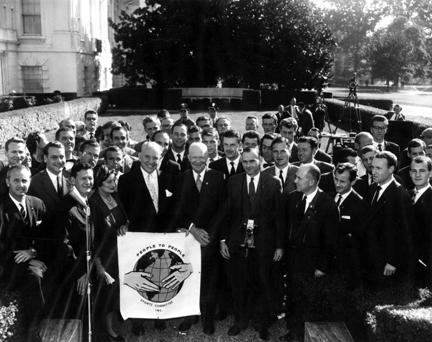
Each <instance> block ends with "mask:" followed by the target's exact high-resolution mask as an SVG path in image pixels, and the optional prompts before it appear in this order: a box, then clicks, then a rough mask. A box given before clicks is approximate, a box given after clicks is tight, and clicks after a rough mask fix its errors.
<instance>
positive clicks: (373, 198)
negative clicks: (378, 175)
mask: <svg viewBox="0 0 432 342" xmlns="http://www.w3.org/2000/svg"><path fill="white" fill-rule="evenodd" d="M380 190H381V187H380V186H379V185H378V186H377V188H376V190H375V193H374V195H373V197H372V205H374V204H376V203H377V202H378V196H379V192H380Z"/></svg>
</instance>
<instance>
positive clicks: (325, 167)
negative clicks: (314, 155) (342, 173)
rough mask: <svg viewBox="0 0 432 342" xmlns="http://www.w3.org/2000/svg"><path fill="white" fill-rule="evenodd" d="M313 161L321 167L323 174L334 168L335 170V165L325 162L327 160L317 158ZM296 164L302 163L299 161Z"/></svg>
mask: <svg viewBox="0 0 432 342" xmlns="http://www.w3.org/2000/svg"><path fill="white" fill-rule="evenodd" d="M313 163H314V164H315V165H316V166H317V167H318V168H319V169H320V171H321V174H324V173H327V172H333V170H334V166H333V165H332V164H329V163H325V162H322V161H319V160H316V159H314V160H313ZM294 165H296V166H300V165H301V163H300V162H299V161H298V162H295V163H294Z"/></svg>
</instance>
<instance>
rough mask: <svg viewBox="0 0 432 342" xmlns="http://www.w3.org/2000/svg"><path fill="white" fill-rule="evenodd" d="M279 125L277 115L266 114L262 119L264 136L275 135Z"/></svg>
mask: <svg viewBox="0 0 432 342" xmlns="http://www.w3.org/2000/svg"><path fill="white" fill-rule="evenodd" d="M277 124H278V120H277V117H276V115H274V114H272V113H265V114H264V115H263V117H262V127H263V130H264V134H266V133H275V131H276V127H277Z"/></svg>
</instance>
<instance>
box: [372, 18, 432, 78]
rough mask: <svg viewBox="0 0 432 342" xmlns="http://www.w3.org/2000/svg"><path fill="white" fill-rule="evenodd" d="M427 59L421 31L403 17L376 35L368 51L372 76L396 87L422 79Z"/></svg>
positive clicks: (428, 57)
mask: <svg viewBox="0 0 432 342" xmlns="http://www.w3.org/2000/svg"><path fill="white" fill-rule="evenodd" d="M430 58H431V56H430V54H429V52H428V50H427V45H426V38H425V35H424V32H423V30H422V27H420V26H418V25H415V24H412V23H410V22H409V21H408V19H407V18H406V17H398V18H396V19H394V21H393V22H392V23H391V24H390V25H389V26H388V27H387V28H385V29H381V30H379V31H377V32H375V33H374V35H373V37H372V40H371V44H370V47H369V62H370V65H371V73H372V76H373V77H376V78H383V79H385V80H387V81H393V82H394V83H395V84H396V85H397V84H398V83H399V80H401V81H404V82H407V81H408V80H409V79H410V78H411V77H417V78H422V77H424V76H425V75H426V73H427V71H428V67H429V61H430Z"/></svg>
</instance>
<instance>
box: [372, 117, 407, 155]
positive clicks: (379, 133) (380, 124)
mask: <svg viewBox="0 0 432 342" xmlns="http://www.w3.org/2000/svg"><path fill="white" fill-rule="evenodd" d="M387 130H388V120H387V118H386V117H385V116H383V115H375V116H374V117H373V118H372V125H371V128H370V131H371V133H372V136H373V138H374V146H375V147H376V149H377V150H378V151H379V152H381V151H389V152H391V153H393V154H394V155H395V156H396V158H399V155H400V147H399V145H398V144H395V143H393V142H390V141H386V140H384V137H385V135H386V133H387Z"/></svg>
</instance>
